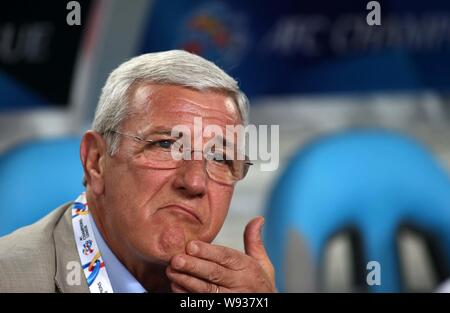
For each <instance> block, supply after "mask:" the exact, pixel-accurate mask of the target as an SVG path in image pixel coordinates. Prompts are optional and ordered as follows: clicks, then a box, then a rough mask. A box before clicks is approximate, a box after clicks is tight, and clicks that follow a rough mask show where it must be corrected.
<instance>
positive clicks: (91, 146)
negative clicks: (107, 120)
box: [80, 130, 107, 195]
mask: <svg viewBox="0 0 450 313" xmlns="http://www.w3.org/2000/svg"><path fill="white" fill-rule="evenodd" d="M106 153H107V151H106V143H105V140H104V139H103V137H102V136H101V135H100V134H99V133H97V132H96V131H92V130H89V131H87V132H86V133H85V134H84V135H83V138H82V139H81V146H80V158H81V164H82V165H83V170H84V177H85V179H86V183H87V186H89V187H90V188H91V189H92V191H93V192H94V194H96V195H101V194H102V193H103V191H104V188H105V183H104V170H105V158H106Z"/></svg>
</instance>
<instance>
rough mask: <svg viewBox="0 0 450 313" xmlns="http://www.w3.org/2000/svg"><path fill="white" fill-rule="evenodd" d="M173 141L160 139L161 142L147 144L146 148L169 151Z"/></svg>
mask: <svg viewBox="0 0 450 313" xmlns="http://www.w3.org/2000/svg"><path fill="white" fill-rule="evenodd" d="M174 142H175V141H174V140H171V139H162V140H155V141H153V142H151V143H149V144H148V145H147V146H148V148H163V149H170V148H171V147H172V145H173V143H174Z"/></svg>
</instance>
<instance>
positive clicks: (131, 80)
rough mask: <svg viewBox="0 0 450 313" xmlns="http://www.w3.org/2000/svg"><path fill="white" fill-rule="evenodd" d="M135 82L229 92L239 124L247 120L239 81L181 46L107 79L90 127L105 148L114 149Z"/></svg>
mask: <svg viewBox="0 0 450 313" xmlns="http://www.w3.org/2000/svg"><path fill="white" fill-rule="evenodd" d="M136 83H138V84H139V83H155V84H169V85H178V86H183V87H187V88H191V89H194V90H199V91H204V90H213V91H219V92H223V93H226V94H228V95H230V96H231V97H232V98H233V99H234V102H235V103H236V106H237V109H238V111H239V114H240V118H241V121H242V124H244V126H245V125H247V124H248V110H249V103H248V99H247V96H246V95H245V94H244V93H243V92H242V91H241V90H240V89H239V86H238V83H237V81H236V80H234V79H233V78H232V77H230V76H229V75H227V74H226V73H225V72H224V71H223V70H222V69H220V68H219V67H218V66H216V65H215V64H214V63H212V62H210V61H208V60H205V59H204V58H202V57H200V56H198V55H195V54H192V53H189V52H186V51H182V50H170V51H165V52H157V53H147V54H143V55H140V56H137V57H134V58H132V59H130V60H128V61H126V62H124V63H122V64H121V65H120V66H119V67H117V68H116V69H115V70H114V71H113V72H112V73H111V74H110V75H109V77H108V79H107V80H106V83H105V86H104V87H103V89H102V94H101V96H100V100H99V102H98V105H97V109H96V111H95V118H94V122H93V124H92V129H93V130H95V131H97V132H98V133H100V134H102V135H103V136H104V138H105V140H106V142H107V144H108V152H109V153H110V155H114V154H115V153H116V152H117V149H118V145H119V139H118V136H117V135H116V134H115V133H113V132H111V131H112V130H119V128H120V126H121V124H122V122H123V121H124V120H125V118H127V117H128V116H129V115H130V114H131V110H130V105H129V100H130V99H132V96H133V95H132V94H131V93H132V91H133V90H134V88H131V87H132V86H134V85H135V84H136Z"/></svg>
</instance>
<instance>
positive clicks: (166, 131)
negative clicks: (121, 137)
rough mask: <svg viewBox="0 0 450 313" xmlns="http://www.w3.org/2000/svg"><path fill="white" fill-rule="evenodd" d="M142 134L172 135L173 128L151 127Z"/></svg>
mask: <svg viewBox="0 0 450 313" xmlns="http://www.w3.org/2000/svg"><path fill="white" fill-rule="evenodd" d="M141 134H142V136H144V137H147V136H151V135H167V136H172V130H170V129H167V128H160V129H158V128H157V129H149V130H146V131H142V132H141Z"/></svg>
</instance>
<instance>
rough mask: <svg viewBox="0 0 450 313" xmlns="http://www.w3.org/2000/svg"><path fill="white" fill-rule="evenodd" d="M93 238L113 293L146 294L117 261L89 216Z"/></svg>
mask: <svg viewBox="0 0 450 313" xmlns="http://www.w3.org/2000/svg"><path fill="white" fill-rule="evenodd" d="M90 220H91V224H92V229H93V230H94V237H95V239H96V241H97V245H98V248H99V250H100V252H101V254H102V257H103V262H104V263H105V268H106V272H107V273H108V277H109V281H110V282H111V285H112V288H113V290H114V292H119V293H143V292H147V291H146V290H145V288H144V287H142V285H141V284H140V283H139V282H138V281H137V279H136V278H134V276H133V275H132V274H131V273H130V272H129V271H128V269H127V268H126V267H125V266H124V265H123V264H122V263H121V262H120V261H119V259H117V257H116V256H115V255H114V253H113V252H112V251H111V249H110V248H109V247H108V245H107V244H106V242H105V240H104V239H103V237H102V235H101V233H100V231H99V230H98V228H97V225H96V224H95V221H94V219H93V218H92V217H91V216H90Z"/></svg>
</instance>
